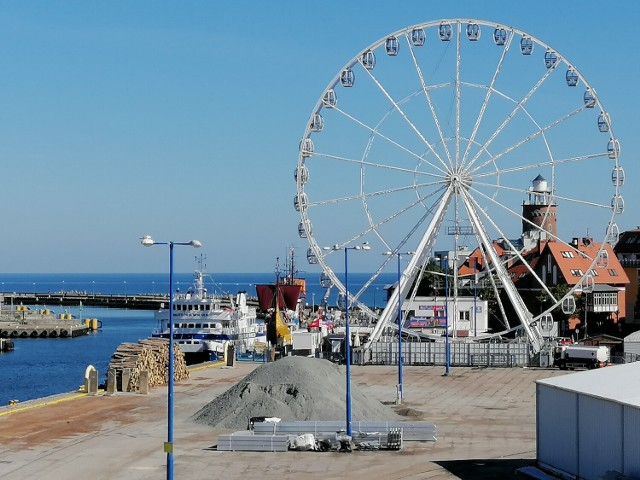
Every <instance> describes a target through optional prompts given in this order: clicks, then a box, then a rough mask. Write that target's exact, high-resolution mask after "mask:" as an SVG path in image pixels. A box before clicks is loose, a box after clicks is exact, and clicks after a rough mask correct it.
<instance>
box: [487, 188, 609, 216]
mask: <svg viewBox="0 0 640 480" xmlns="http://www.w3.org/2000/svg"><path fill="white" fill-rule="evenodd" d="M475 185H482V186H485V187H490V188H495V189H498V190H507V191H510V192H518V193H522V194H525V195H526V194H529V193H531V192H530V191H529V190H526V189H523V188H516V187H508V186H506V185H496V184H491V183H481V182H475ZM551 200H552V201H553V200H563V201H565V202H569V203H576V204H580V205H588V206H590V207H598V208H606V209H607V210H611V205H605V204H602V203H597V202H590V201H588V200H581V199H579V198H572V197H564V196H562V195H557V194H555V193H554V194H552V195H551Z"/></svg>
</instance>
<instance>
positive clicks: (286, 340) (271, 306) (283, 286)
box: [256, 248, 306, 356]
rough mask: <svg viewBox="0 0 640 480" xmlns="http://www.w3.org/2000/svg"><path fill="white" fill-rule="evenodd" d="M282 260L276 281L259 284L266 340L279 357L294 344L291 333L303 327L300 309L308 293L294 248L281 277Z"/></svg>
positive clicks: (259, 298) (259, 301)
mask: <svg viewBox="0 0 640 480" xmlns="http://www.w3.org/2000/svg"><path fill="white" fill-rule="evenodd" d="M279 264H280V261H279V259H278V258H277V259H276V270H275V273H276V280H275V282H274V283H272V284H263V285H256V293H257V295H258V306H259V308H260V310H261V311H262V312H264V313H265V323H266V325H267V342H268V345H269V346H270V347H273V348H275V350H276V355H277V356H283V355H286V354H287V353H288V351H289V350H290V348H291V345H292V332H293V331H295V330H297V329H298V328H299V326H300V316H301V309H302V305H303V302H304V299H305V295H306V288H305V287H306V284H305V280H304V279H303V278H296V274H297V273H298V272H297V270H296V269H295V264H294V249H293V248H291V249H290V251H289V256H288V258H287V261H286V265H285V269H286V274H285V275H284V276H282V277H281V276H280V273H281V272H280V265H279Z"/></svg>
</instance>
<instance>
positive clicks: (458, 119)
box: [455, 22, 462, 170]
mask: <svg viewBox="0 0 640 480" xmlns="http://www.w3.org/2000/svg"><path fill="white" fill-rule="evenodd" d="M457 27H458V28H457V34H456V161H455V164H456V170H457V169H458V166H459V165H460V30H461V28H462V27H461V24H460V22H458V24H457Z"/></svg>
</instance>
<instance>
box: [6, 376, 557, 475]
mask: <svg viewBox="0 0 640 480" xmlns="http://www.w3.org/2000/svg"><path fill="white" fill-rule="evenodd" d="M257 366H258V364H252V363H238V364H237V365H236V366H235V367H224V366H221V365H219V364H218V365H208V366H206V367H205V368H199V369H195V370H193V371H192V372H191V378H190V379H188V380H185V381H181V382H178V383H176V385H175V397H174V398H175V408H174V420H175V423H174V445H175V450H174V458H175V478H177V479H186V478H189V479H205V478H206V479H210V478H225V479H237V478H243V479H249V478H259V479H260V480H268V479H289V478H299V479H302V478H304V479H327V478H349V479H354V480H356V479H366V480H371V479H378V478H384V479H424V478H434V479H435V478H438V479H440V478H442V479H453V478H460V479H465V480H471V479H502V478H515V477H516V469H517V468H519V467H522V466H526V465H532V464H534V463H535V456H536V452H535V446H536V444H535V433H536V425H535V381H536V380H538V379H542V378H548V377H551V376H557V375H563V374H565V372H560V371H558V370H553V369H533V368H512V369H507V368H452V369H451V371H450V375H448V376H443V373H444V367H432V366H420V367H406V366H405V367H404V370H403V379H404V382H403V383H404V402H403V405H401V406H399V407H394V408H396V409H397V411H398V412H399V413H401V414H403V415H405V416H406V417H407V419H408V420H425V421H429V422H432V423H434V424H436V426H437V441H436V442H405V444H404V448H403V449H402V450H401V451H395V452H394V451H377V452H352V453H338V452H327V453H319V452H286V453H284V452H283V453H258V452H223V451H220V452H218V451H217V450H216V448H215V445H216V443H217V437H218V435H219V434H220V433H227V432H228V431H219V430H213V429H211V427H208V426H204V425H199V424H196V423H194V422H193V421H192V420H191V418H190V417H191V416H192V415H193V414H194V413H195V412H196V411H198V410H199V409H200V408H201V407H203V406H204V405H206V404H207V403H209V402H210V401H211V400H212V399H213V398H214V397H215V396H217V395H219V394H221V393H222V392H224V391H225V390H227V389H228V388H229V387H230V386H231V385H233V384H235V383H237V382H238V381H240V380H242V379H243V378H244V377H245V376H246V375H247V374H248V373H249V372H250V371H251V370H252V369H254V368H256V367H257ZM351 372H352V382H353V383H354V384H356V385H357V386H358V388H360V389H362V390H363V391H365V393H366V394H367V395H370V396H373V397H374V398H377V399H378V400H380V401H381V402H383V403H387V404H390V405H391V404H393V403H394V401H395V398H396V384H397V380H398V369H397V367H392V366H354V367H352V369H351ZM343 418H345V413H344V411H338V412H336V419H337V420H340V419H343ZM166 438H167V389H166V387H156V388H154V389H152V390H151V392H150V393H149V394H148V395H142V394H137V393H118V394H116V395H113V396H107V395H104V394H99V395H96V396H87V395H85V394H79V393H77V392H74V393H69V394H65V395H57V396H54V397H47V398H46V399H40V400H34V401H29V402H25V403H19V404H17V405H14V406H11V407H9V406H6V407H0V478H2V479H3V480H11V479H20V480H22V479H30V480H36V479H75V478H83V477H85V478H91V479H92V480H101V479H119V478H121V479H141V480H142V479H158V478H162V477H164V476H165V475H166V454H165V453H164V451H163V443H164V442H165V440H166Z"/></svg>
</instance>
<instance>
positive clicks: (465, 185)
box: [446, 170, 471, 192]
mask: <svg viewBox="0 0 640 480" xmlns="http://www.w3.org/2000/svg"><path fill="white" fill-rule="evenodd" d="M446 179H447V184H448V185H449V186H450V187H453V189H454V191H456V192H459V191H460V190H462V189H465V190H469V187H471V174H470V173H469V172H468V171H466V170H456V171H453V172H450V173H449V174H448V175H447V178H446Z"/></svg>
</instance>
